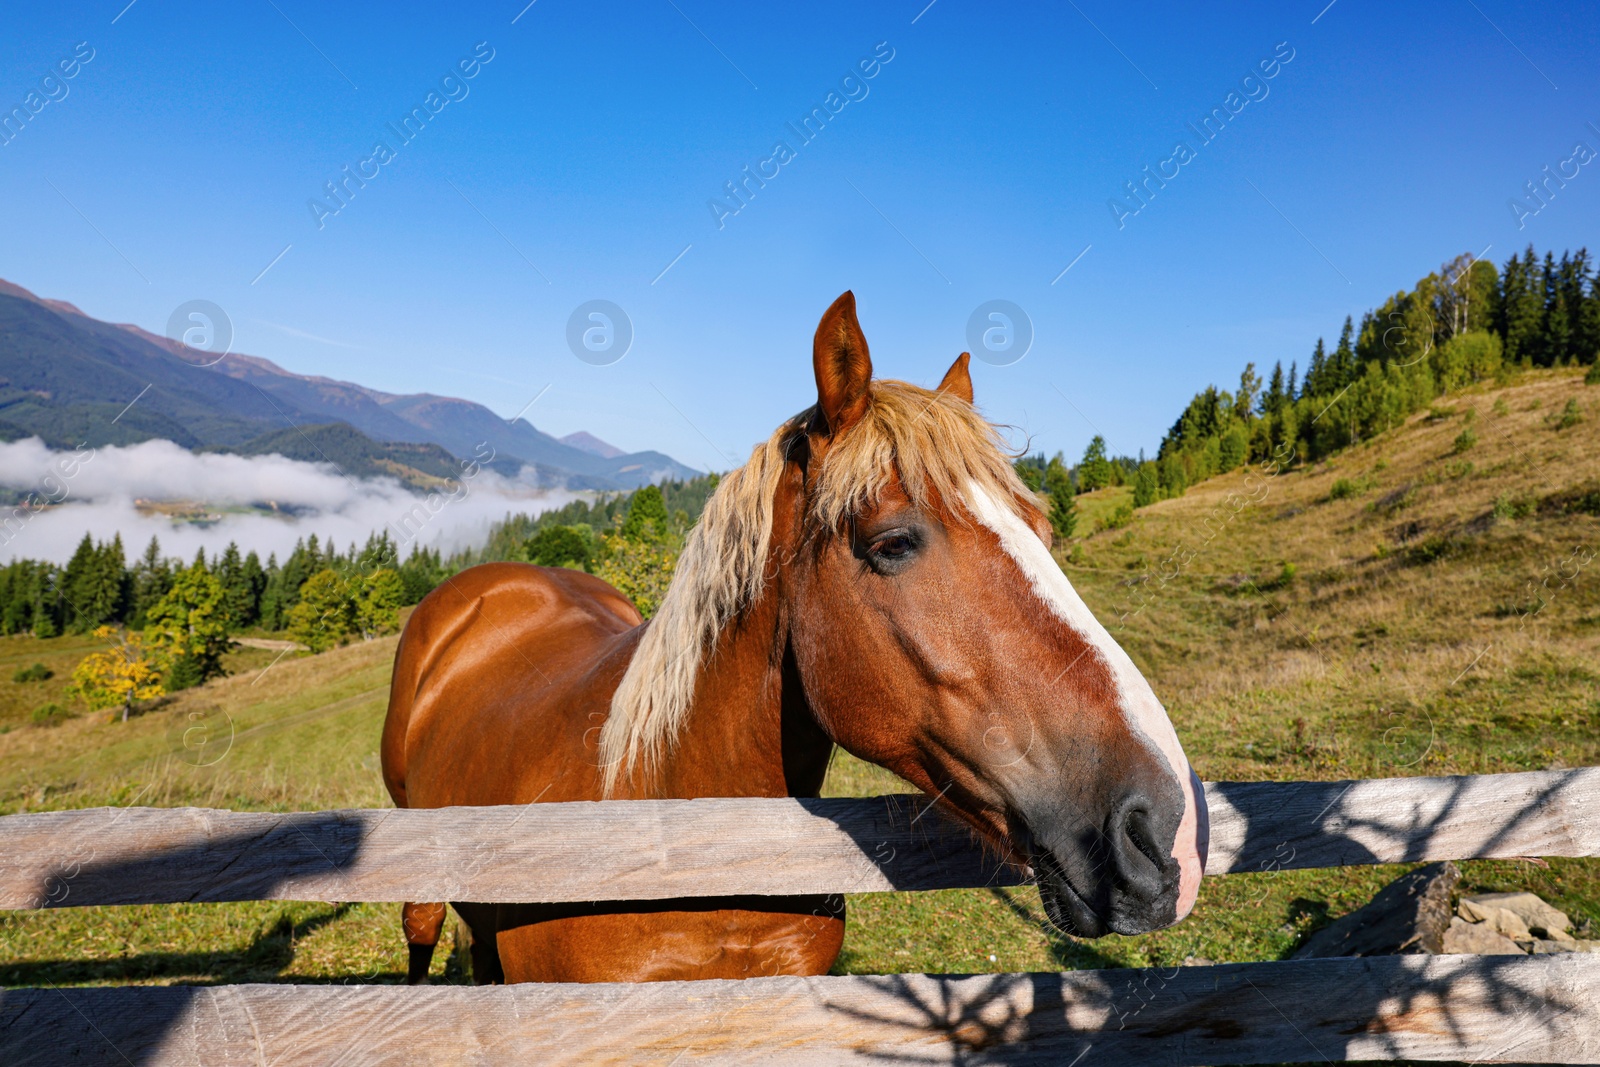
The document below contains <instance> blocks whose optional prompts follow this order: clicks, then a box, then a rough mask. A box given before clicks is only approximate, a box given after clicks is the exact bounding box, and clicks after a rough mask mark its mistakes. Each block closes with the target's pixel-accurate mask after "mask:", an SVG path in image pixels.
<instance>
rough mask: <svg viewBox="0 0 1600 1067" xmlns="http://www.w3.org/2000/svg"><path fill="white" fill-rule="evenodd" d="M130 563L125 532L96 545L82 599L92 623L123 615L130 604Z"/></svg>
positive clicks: (111, 619) (107, 620)
mask: <svg viewBox="0 0 1600 1067" xmlns="http://www.w3.org/2000/svg"><path fill="white" fill-rule="evenodd" d="M127 587H128V567H127V561H126V557H125V556H124V554H123V550H122V535H121V534H113V535H112V537H111V540H110V541H109V542H107V543H105V544H102V545H99V546H97V547H96V549H95V560H94V567H93V569H92V570H91V571H90V572H89V574H88V576H87V580H86V582H85V584H84V588H83V589H82V595H81V598H80V599H79V601H78V603H79V605H80V607H81V609H82V610H83V612H84V613H85V614H86V615H87V619H86V620H85V621H86V622H87V623H88V625H89V626H90V627H96V626H101V625H103V624H105V623H109V622H114V621H116V620H118V619H120V618H122V614H123V611H124V609H125V607H126V604H127Z"/></svg>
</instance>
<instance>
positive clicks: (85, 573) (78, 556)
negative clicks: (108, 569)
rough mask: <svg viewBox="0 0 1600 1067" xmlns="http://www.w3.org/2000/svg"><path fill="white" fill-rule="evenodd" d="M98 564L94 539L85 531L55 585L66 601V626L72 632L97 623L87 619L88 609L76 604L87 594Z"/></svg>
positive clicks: (88, 627)
mask: <svg viewBox="0 0 1600 1067" xmlns="http://www.w3.org/2000/svg"><path fill="white" fill-rule="evenodd" d="M98 565H99V561H98V559H97V558H96V554H95V550H94V539H93V538H92V537H90V536H89V535H88V534H87V533H85V534H84V535H83V540H82V541H79V542H78V547H77V549H76V550H75V551H74V552H73V553H72V558H71V559H70V560H68V561H67V568H66V570H65V571H63V572H62V574H61V581H60V583H59V585H58V586H57V589H58V591H59V594H60V596H61V598H62V599H63V600H64V601H66V628H67V629H68V630H70V631H72V632H73V633H87V632H88V631H89V630H90V629H92V628H93V627H94V626H95V625H97V624H96V623H94V622H90V621H89V618H90V613H89V611H88V609H87V608H84V609H79V607H78V605H79V604H81V603H83V602H84V600H85V598H86V597H87V596H88V593H89V587H90V584H91V583H92V582H93V581H94V571H95V569H96V568H97V567H98Z"/></svg>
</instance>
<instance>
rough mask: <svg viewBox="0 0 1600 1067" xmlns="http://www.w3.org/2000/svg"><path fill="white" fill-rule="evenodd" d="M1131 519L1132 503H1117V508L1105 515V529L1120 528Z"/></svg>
mask: <svg viewBox="0 0 1600 1067" xmlns="http://www.w3.org/2000/svg"><path fill="white" fill-rule="evenodd" d="M1132 521H1133V505H1132V504H1118V505H1117V510H1115V511H1113V512H1112V513H1111V514H1110V515H1108V516H1106V529H1108V530H1120V529H1122V528H1123V527H1124V526H1126V525H1128V524H1129V523H1130V522H1132Z"/></svg>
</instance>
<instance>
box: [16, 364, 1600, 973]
mask: <svg viewBox="0 0 1600 1067" xmlns="http://www.w3.org/2000/svg"><path fill="white" fill-rule="evenodd" d="M1582 388H1583V387H1582V385H1581V377H1580V376H1579V374H1577V373H1574V372H1571V371H1550V372H1535V373H1530V374H1526V375H1523V376H1520V377H1519V378H1518V379H1517V381H1516V382H1515V383H1514V384H1513V385H1510V386H1507V387H1503V388H1492V387H1481V386H1480V387H1477V388H1475V389H1472V390H1468V391H1466V392H1464V393H1461V394H1458V395H1456V396H1455V397H1452V398H1451V403H1452V406H1453V413H1455V414H1460V413H1463V412H1464V411H1467V410H1471V411H1476V412H1477V419H1476V425H1477V427H1478V430H1479V431H1481V432H1480V433H1479V435H1478V441H1477V444H1476V445H1475V446H1474V448H1473V450H1472V454H1473V460H1472V462H1471V463H1470V464H1468V463H1465V462H1464V461H1461V460H1459V459H1456V458H1455V457H1454V456H1453V455H1452V441H1453V439H1454V437H1455V436H1456V434H1457V433H1458V432H1459V429H1460V423H1459V422H1454V421H1453V420H1451V419H1448V418H1441V419H1432V418H1430V417H1429V416H1428V415H1426V414H1423V415H1419V416H1417V417H1415V418H1413V419H1412V420H1411V421H1410V422H1408V423H1407V424H1406V425H1405V426H1403V427H1401V428H1399V429H1397V430H1395V431H1392V432H1391V433H1389V434H1386V435H1384V436H1383V437H1380V438H1378V439H1377V440H1374V441H1370V442H1366V443H1364V444H1362V445H1360V446H1357V447H1355V448H1352V449H1350V450H1347V451H1346V452H1344V453H1342V454H1340V455H1339V456H1336V457H1334V458H1333V460H1332V461H1331V462H1328V463H1324V464H1318V465H1316V466H1315V467H1313V468H1311V469H1308V470H1297V471H1293V472H1291V473H1286V474H1282V475H1279V476H1278V477H1275V478H1271V479H1268V480H1267V481H1266V482H1265V483H1264V484H1265V491H1264V492H1261V491H1259V489H1260V487H1259V485H1258V484H1257V483H1249V482H1246V480H1245V475H1244V474H1243V473H1242V472H1236V473H1234V474H1231V475H1227V476H1224V477H1222V478H1217V479H1213V480H1211V481H1210V482H1207V483H1204V484H1202V485H1200V486H1196V487H1194V488H1192V489H1191V490H1190V491H1189V493H1188V494H1187V495H1185V496H1184V497H1181V498H1178V499H1175V500H1168V501H1163V502H1161V503H1158V504H1155V505H1152V506H1150V507H1148V508H1142V509H1140V510H1138V511H1137V512H1135V513H1134V516H1133V519H1132V521H1131V523H1130V524H1128V525H1126V526H1124V527H1122V528H1107V527H1108V526H1109V523H1108V521H1107V520H1109V519H1111V518H1112V517H1113V516H1114V515H1115V514H1116V512H1117V510H1118V508H1119V507H1121V506H1122V505H1123V504H1124V503H1126V502H1127V500H1128V498H1129V496H1130V492H1129V491H1128V490H1127V489H1126V487H1121V488H1118V489H1111V490H1101V491H1100V492H1097V493H1091V494H1085V495H1084V496H1082V497H1079V498H1078V500H1079V508H1080V516H1081V519H1080V523H1081V525H1080V527H1079V529H1080V530H1081V531H1083V534H1082V536H1080V537H1078V538H1075V539H1074V541H1073V545H1072V546H1070V547H1069V546H1065V545H1063V546H1061V549H1060V551H1061V555H1062V558H1063V560H1064V561H1068V562H1066V567H1067V573H1068V574H1069V576H1070V577H1071V578H1072V581H1073V583H1074V585H1075V586H1076V587H1077V588H1078V590H1079V592H1080V593H1081V594H1082V596H1083V598H1084V600H1085V601H1086V602H1087V603H1088V604H1089V605H1090V607H1091V608H1093V609H1094V610H1095V611H1096V612H1097V614H1099V616H1100V617H1101V618H1102V619H1104V620H1106V621H1107V624H1108V626H1110V627H1111V628H1112V629H1113V632H1114V634H1115V635H1116V637H1117V639H1118V640H1119V641H1121V642H1122V643H1123V644H1124V646H1125V647H1126V648H1127V649H1128V651H1129V653H1130V654H1131V655H1132V656H1133V658H1134V660H1135V661H1136V662H1137V663H1138V664H1139V666H1140V668H1141V670H1143V671H1144V672H1145V674H1146V675H1147V676H1148V677H1149V678H1150V679H1151V682H1152V684H1153V685H1154V687H1155V689H1156V692H1157V693H1158V694H1159V695H1160V696H1161V697H1162V699H1163V700H1164V701H1165V702H1166V704H1167V706H1168V709H1169V712H1170V714H1171V716H1172V718H1173V721H1174V724H1175V725H1176V727H1177V729H1178V733H1179V736H1180V737H1181V738H1182V739H1183V742H1184V746H1185V749H1186V751H1187V752H1188V753H1189V755H1190V758H1191V760H1192V761H1193V762H1194V764H1195V766H1196V768H1197V769H1198V770H1199V772H1200V774H1201V776H1202V777H1204V778H1207V779H1211V780H1261V779H1274V780H1293V779H1323V780H1327V779H1336V778H1377V777H1389V776H1398V775H1412V774H1458V773H1459V774H1487V773H1496V772H1502V771H1516V770H1531V769H1542V768H1547V767H1563V766H1579V765H1600V666H1597V665H1600V581H1597V580H1596V579H1597V575H1600V560H1594V558H1593V549H1594V546H1595V544H1596V540H1597V538H1600V521H1597V518H1596V514H1595V512H1596V511H1600V508H1592V507H1590V506H1589V502H1590V501H1591V500H1596V499H1600V493H1597V492H1596V490H1595V486H1597V485H1600V437H1597V436H1596V435H1592V434H1587V435H1586V434H1585V433H1584V432H1582V431H1578V432H1566V433H1558V432H1552V430H1551V427H1550V425H1549V424H1547V423H1546V422H1545V421H1544V418H1543V416H1542V415H1541V414H1539V413H1540V412H1542V411H1561V410H1564V408H1565V405H1566V401H1567V400H1568V399H1571V397H1572V396H1573V395H1575V394H1576V393H1577V392H1578V391H1580V390H1581V389H1582ZM1340 479H1344V480H1347V481H1349V482H1351V483H1353V484H1360V485H1363V486H1364V487H1367V488H1366V491H1364V492H1363V493H1360V494H1355V495H1344V494H1339V493H1335V492H1333V491H1332V487H1333V486H1334V485H1335V483H1336V482H1337V481H1338V480H1340ZM1241 495H1248V497H1249V499H1250V503H1249V504H1248V505H1247V506H1245V507H1243V508H1239V507H1236V506H1235V504H1236V503H1237V500H1238V498H1239V497H1240V496H1241ZM1358 497H1359V498H1358ZM1531 500H1538V501H1540V502H1541V503H1540V505H1539V506H1538V507H1537V508H1532V507H1530V506H1528V502H1529V501H1531ZM1508 502H1509V503H1508ZM1497 514H1498V516H1499V517H1497ZM1091 531H1092V532H1091ZM1069 552H1071V553H1072V555H1070V556H1069V555H1068V553H1069ZM1585 552H1587V555H1585ZM1586 559H1587V560H1589V562H1583V561H1584V560H1586ZM1174 561H1176V562H1174ZM394 645H395V640H394V639H393V638H386V639H381V640H378V641H373V642H369V643H358V644H354V645H351V646H349V647H347V648H343V649H337V650H334V651H331V652H328V653H325V654H323V655H321V656H315V657H313V656H307V655H304V654H298V653H294V654H290V655H288V656H285V657H284V658H282V659H281V660H279V661H278V662H277V663H276V664H275V665H273V666H271V667H270V669H267V670H265V673H263V668H267V667H268V665H269V664H271V663H272V662H273V660H274V659H275V658H276V657H277V655H278V654H277V653H275V652H271V651H266V650H242V651H239V652H236V653H233V654H231V657H230V661H229V665H230V669H231V670H233V671H234V672H235V673H234V675H233V676H232V677H229V678H225V679H222V680H220V681H217V682H213V683H211V684H209V685H206V686H203V687H201V688H199V689H196V690H190V691H187V692H184V693H180V694H177V695H176V696H174V697H173V698H171V699H170V701H168V702H167V703H165V704H163V705H162V706H160V707H156V708H154V709H151V710H150V711H149V712H147V713H146V714H144V715H140V716H137V717H135V718H134V719H133V720H132V721H131V722H129V723H127V724H119V723H109V722H107V721H106V720H105V716H103V715H96V716H88V715H83V714H81V713H79V714H75V715H73V716H72V717H69V718H68V719H67V721H65V722H63V723H61V724H60V725H58V726H50V727H45V726H33V725H29V718H30V715H31V713H32V712H33V710H34V709H35V708H37V707H38V706H40V705H42V704H45V703H49V702H57V703H61V704H63V705H66V706H68V707H72V706H73V705H71V703H70V702H69V700H68V699H67V698H66V696H65V687H66V685H67V683H68V681H69V680H70V675H71V670H72V666H73V665H74V664H75V663H76V662H77V660H78V659H79V658H81V657H82V655H83V654H84V653H85V652H86V651H88V650H89V649H91V648H93V647H95V643H94V642H93V640H92V639H86V638H78V637H64V638H57V639H52V640H48V641H40V640H36V639H33V638H11V639H0V730H6V731H7V732H5V733H3V734H0V813H10V812H18V811H36V810H47V809H54V808H67V807H85V806H90V805H95V804H107V803H112V804H130V803H139V804H161V805H173V804H198V805H207V806H215V807H228V808H237V809H253V810H292V809H307V810H309V809H326V808H334V807H347V806H367V807H381V806H386V805H387V803H388V800H387V797H386V794H385V793H384V790H383V788H382V784H381V781H380V777H379V768H378V760H377V747H378V735H379V729H380V727H381V723H382V718H383V711H384V705H385V702H386V693H387V685H388V676H389V668H390V663H391V660H392V657H393V652H394ZM35 662H39V663H43V664H45V666H46V668H47V669H49V670H51V671H52V672H53V677H51V678H49V679H46V680H44V681H40V682H26V683H21V682H12V681H10V679H11V677H12V675H13V673H14V672H15V671H17V670H20V669H23V668H27V667H29V666H31V665H32V664H33V663H35ZM197 716H198V717H199V718H198V721H201V722H207V723H211V724H213V725H214V726H215V727H216V728H217V730H218V731H219V732H218V736H222V734H223V733H225V732H226V731H227V730H228V729H230V728H231V731H232V741H231V746H230V747H229V748H228V750H227V754H226V756H225V757H223V758H222V759H220V760H218V761H217V762H215V763H211V764H209V765H205V766H196V765H195V761H194V759H193V758H192V754H190V755H191V758H190V759H188V760H186V759H185V758H184V756H185V754H186V750H184V749H183V748H182V746H181V745H177V744H175V742H174V738H176V737H178V736H180V735H181V732H182V730H183V728H184V726H185V725H186V724H190V723H193V722H195V721H197V720H196V718H195V717H197ZM202 751H203V752H204V751H205V750H202ZM909 789H910V787H909V786H907V785H906V784H905V783H903V782H901V781H899V780H898V779H896V778H894V777H893V776H892V775H890V774H889V773H888V772H886V771H884V770H882V769H881V768H877V767H873V766H870V765H868V764H864V763H862V762H861V761H859V760H856V759H853V758H851V757H850V756H848V755H846V754H844V753H843V752H839V753H836V756H835V759H834V762H833V765H832V767H831V768H830V771H829V775H828V779H827V783H826V786H825V793H826V794H828V795H831V796H870V795H875V794H878V793H883V792H894V791H909ZM1462 868H1463V871H1464V873H1465V887H1466V888H1467V889H1468V890H1509V889H1529V890H1532V891H1534V892H1537V893H1539V894H1540V895H1541V896H1544V897H1545V898H1546V899H1548V900H1550V901H1551V902H1552V903H1555V904H1556V905H1557V906H1559V907H1561V908H1562V909H1563V910H1565V911H1567V912H1568V913H1569V914H1570V915H1572V917H1573V918H1574V920H1575V921H1577V922H1579V923H1580V924H1581V923H1585V922H1587V923H1589V924H1591V929H1600V861H1593V860H1551V861H1549V865H1548V867H1545V866H1541V865H1539V864H1536V863H1528V862H1471V863H1465V864H1462ZM1406 869H1408V868H1406V867H1404V866H1383V867H1366V868H1361V867H1352V868H1340V869H1332V870H1321V871H1286V872H1268V873H1260V874H1249V875H1235V876H1230V877H1227V878H1211V879H1207V880H1206V882H1205V883H1204V884H1203V886H1202V888H1201V893H1200V899H1199V903H1198V904H1197V906H1196V908H1195V911H1194V913H1193V915H1192V916H1191V917H1190V918H1189V919H1188V920H1186V921H1185V922H1183V923H1181V924H1179V925H1178V926H1176V927H1173V928H1172V929H1169V930H1163V931H1158V932H1156V933H1152V934H1147V935H1143V936H1141V937H1131V938H1124V937H1117V936H1111V937H1106V938H1102V939H1100V940H1097V941H1078V940H1075V939H1072V938H1067V937H1064V936H1062V935H1060V934H1058V933H1056V932H1054V931H1053V930H1052V929H1050V928H1049V926H1048V924H1047V923H1046V922H1045V921H1044V918H1043V912H1042V908H1041V906H1040V903H1039V898H1038V894H1037V892H1036V891H1034V890H1031V889H1026V888H1021V889H1003V890H1002V889H995V890H952V891H946V892H936V893H899V894H866V895H857V896H852V897H851V898H850V900H849V902H848V908H849V925H848V927H847V933H846V938H845V946H844V951H843V953H842V954H841V956H840V959H839V963H838V965H837V968H836V969H837V970H838V971H840V972H841V973H858V974H859V973H895V972H938V971H946V972H984V971H1018V970H1053V969H1058V968H1079V967H1104V966H1137V965H1147V964H1148V965H1161V966H1168V965H1172V964H1176V963H1181V962H1182V961H1183V960H1185V959H1187V958H1191V957H1192V958H1195V959H1209V960H1215V961H1219V962H1220V961H1244V960H1265V959H1276V958H1279V957H1281V956H1283V955H1284V954H1286V953H1287V952H1289V951H1291V950H1292V948H1293V946H1294V945H1295V944H1296V943H1297V941H1298V940H1299V939H1300V938H1301V937H1302V936H1303V935H1304V934H1305V932H1307V931H1308V930H1310V929H1313V928H1315V927H1317V926H1319V925H1321V924H1323V923H1325V922H1326V921H1328V920H1329V919H1330V918H1333V917H1337V916H1339V915H1341V914H1344V913H1346V912H1348V911H1350V910H1352V909H1353V908H1355V907H1358V906H1360V905H1361V904H1363V903H1365V902H1366V901H1367V900H1369V899H1370V898H1371V896H1372V894H1373V893H1374V892H1375V891H1376V890H1377V889H1378V888H1379V887H1380V886H1382V885H1383V884H1385V883H1387V882H1388V881H1389V880H1391V879H1393V878H1395V877H1397V876H1398V875H1399V874H1400V873H1402V872H1403V871H1404V870H1406ZM447 936H448V935H447ZM1591 936H1596V935H1594V934H1591ZM990 957H993V958H992V959H991V958H990ZM404 964H405V960H404V946H403V939H402V938H401V936H400V931H399V908H398V906H396V905H367V904H358V905H348V906H346V905H336V904H326V903H281V902H265V903H249V904H208V905H200V904H191V905H164V906H158V907H130V908H84V909H62V910H58V911H50V912H41V913H6V914H3V915H0V984H6V985H38V984H41V983H42V982H45V981H49V982H52V983H55V984H57V985H72V984H93V983H121V982H154V983H171V982H238V981H301V982H306V981H323V982H335V981H340V982H366V981H396V980H398V978H399V976H400V975H401V973H402V972H403V970H404ZM434 972H435V974H436V975H437V976H438V977H439V978H440V979H441V980H446V981H450V980H455V981H462V980H465V975H464V973H463V972H462V969H461V968H460V966H459V964H458V962H457V961H456V957H454V956H451V955H450V954H449V953H447V952H444V951H441V952H440V953H439V954H438V955H437V957H436V959H435V963H434Z"/></svg>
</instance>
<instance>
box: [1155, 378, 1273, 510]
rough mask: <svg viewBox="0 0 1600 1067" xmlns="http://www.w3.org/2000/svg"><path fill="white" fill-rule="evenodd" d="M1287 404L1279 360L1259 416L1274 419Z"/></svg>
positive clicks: (1269, 382) (1264, 394)
mask: <svg viewBox="0 0 1600 1067" xmlns="http://www.w3.org/2000/svg"><path fill="white" fill-rule="evenodd" d="M1287 402H1288V401H1287V398H1286V397H1285V395H1284V391H1283V360H1281V359H1280V360H1278V362H1276V363H1274V364H1273V365H1272V378H1271V379H1270V380H1269V381H1268V383H1267V391H1266V392H1265V393H1263V394H1262V396H1261V414H1263V415H1267V416H1270V417H1273V418H1276V417H1277V416H1278V415H1280V414H1282V413H1283V408H1284V405H1285V404H1286V403H1287ZM1135 506H1137V505H1135Z"/></svg>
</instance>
